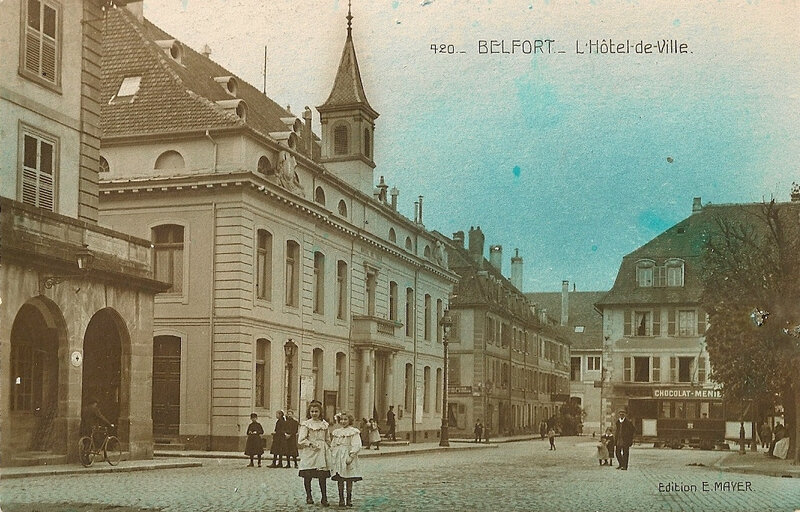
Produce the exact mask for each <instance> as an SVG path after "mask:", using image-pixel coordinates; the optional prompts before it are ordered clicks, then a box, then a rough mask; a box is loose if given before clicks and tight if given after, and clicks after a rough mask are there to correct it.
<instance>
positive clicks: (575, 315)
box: [525, 292, 608, 350]
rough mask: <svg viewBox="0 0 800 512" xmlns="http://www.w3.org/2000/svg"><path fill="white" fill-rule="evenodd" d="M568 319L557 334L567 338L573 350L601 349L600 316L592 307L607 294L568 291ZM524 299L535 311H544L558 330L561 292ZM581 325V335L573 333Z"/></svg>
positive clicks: (537, 294)
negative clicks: (534, 306)
mask: <svg viewBox="0 0 800 512" xmlns="http://www.w3.org/2000/svg"><path fill="white" fill-rule="evenodd" d="M568 293H569V316H568V320H567V325H566V327H564V328H563V329H561V330H560V331H561V332H562V333H563V334H564V335H566V336H568V337H569V338H570V340H571V341H572V343H571V348H572V349H573V350H576V349H577V350H581V349H602V348H603V315H602V314H600V312H599V311H597V310H596V309H595V307H594V305H595V303H596V302H598V301H599V300H601V299H602V298H603V297H604V296H605V295H606V294H607V293H608V292H568ZM525 297H526V298H527V299H528V300H529V301H530V302H531V303H532V304H535V305H536V308H537V309H542V308H543V309H546V310H547V316H548V317H549V318H552V319H553V321H554V322H555V323H557V324H558V327H561V325H560V322H561V292H538V293H526V294H525ZM576 326H583V327H584V331H583V332H582V333H579V332H575V327H576Z"/></svg>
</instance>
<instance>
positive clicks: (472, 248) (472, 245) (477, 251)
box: [468, 226, 485, 263]
mask: <svg viewBox="0 0 800 512" xmlns="http://www.w3.org/2000/svg"><path fill="white" fill-rule="evenodd" d="M468 236H469V241H468V243H469V253H470V254H471V255H472V257H473V258H474V259H475V261H476V262H478V263H480V262H481V261H483V242H484V241H485V237H484V236H483V231H481V227H480V226H478V227H477V228H473V227H471V226H470V228H469V235H468Z"/></svg>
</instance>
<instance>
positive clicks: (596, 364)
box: [586, 356, 600, 370]
mask: <svg viewBox="0 0 800 512" xmlns="http://www.w3.org/2000/svg"><path fill="white" fill-rule="evenodd" d="M586 369H587V370H599V369H600V356H588V357H587V358H586Z"/></svg>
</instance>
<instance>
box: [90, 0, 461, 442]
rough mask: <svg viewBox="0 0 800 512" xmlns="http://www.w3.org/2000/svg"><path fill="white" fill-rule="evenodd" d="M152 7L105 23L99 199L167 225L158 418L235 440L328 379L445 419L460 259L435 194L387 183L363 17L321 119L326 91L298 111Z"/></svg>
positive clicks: (361, 403)
mask: <svg viewBox="0 0 800 512" xmlns="http://www.w3.org/2000/svg"><path fill="white" fill-rule="evenodd" d="M140 7H141V5H140V4H133V5H130V6H129V9H128V10H118V11H116V12H113V13H111V14H110V15H109V17H108V22H107V25H106V36H105V54H106V58H105V60H104V66H103V101H104V103H103V104H104V106H103V111H102V122H103V130H104V137H103V140H102V146H101V155H102V159H103V160H102V161H103V166H104V169H105V170H106V171H105V172H104V173H102V177H101V183H100V190H101V219H102V220H103V222H104V223H106V224H108V225H110V226H113V227H114V228H115V229H120V230H124V231H127V232H130V233H132V234H135V235H136V236H139V237H142V238H147V239H150V240H151V241H152V243H153V244H154V246H155V248H154V251H155V273H156V276H158V277H159V278H160V279H164V280H166V281H169V282H170V283H171V284H172V286H171V288H170V289H169V290H168V291H167V292H166V293H163V294H160V295H158V296H157V297H156V302H155V321H154V332H153V339H152V341H151V345H152V346H153V351H154V354H155V356H154V361H153V382H154V383H153V405H152V407H153V421H154V427H153V428H154V431H155V433H156V438H157V439H159V440H162V439H163V440H164V441H171V442H173V443H180V444H183V445H185V446H188V447H194V448H203V449H206V448H207V449H215V450H220V449H222V450H237V449H240V448H241V447H242V443H243V441H244V433H245V428H246V425H247V423H248V422H249V419H248V418H249V415H250V413H251V412H256V413H257V414H258V415H259V416H260V417H262V418H263V417H267V418H271V417H274V415H275V413H276V411H278V410H286V409H293V410H294V411H295V413H299V414H300V415H301V416H302V415H304V414H305V412H306V407H307V404H308V402H309V401H310V400H312V399H318V400H320V401H321V402H323V404H324V407H325V415H326V416H327V417H329V418H330V417H331V416H332V414H333V413H334V412H335V411H340V410H347V411H350V412H352V413H354V415H355V416H356V417H358V418H369V417H372V416H377V417H378V419H381V420H384V419H385V417H386V411H387V410H388V408H389V406H394V407H395V412H396V415H397V418H398V423H397V429H398V434H399V435H400V436H402V437H406V438H408V439H411V440H421V439H425V438H435V437H436V436H437V435H438V430H439V415H438V413H437V409H436V407H434V405H433V404H434V401H435V397H436V396H438V393H439V391H437V390H438V389H440V388H441V384H440V383H441V379H442V369H443V359H442V344H441V336H440V335H439V334H438V333H439V332H440V331H439V324H438V319H439V318H440V317H441V316H442V312H443V311H444V308H445V307H446V305H447V299H448V296H449V294H450V291H451V290H452V285H453V283H454V282H455V281H456V276H455V274H453V273H452V272H451V271H449V270H448V269H447V261H446V255H445V254H444V251H443V250H442V249H441V247H438V246H437V244H436V239H435V238H434V237H433V235H432V234H431V233H429V232H428V231H427V230H426V229H425V227H424V226H423V224H422V221H421V219H422V214H421V211H420V212H419V214H418V216H417V218H415V219H414V220H410V219H408V218H406V217H404V216H402V215H400V214H399V213H398V211H397V201H398V191H397V190H396V189H393V190H392V191H391V193H390V192H389V190H388V186H387V185H385V183H384V182H383V179H382V178H381V180H380V182H379V184H378V186H377V187H376V186H375V185H374V178H373V174H374V168H375V166H376V164H375V160H374V155H373V143H372V141H373V130H374V126H375V119H376V118H377V117H378V113H377V112H376V111H375V110H374V109H373V108H372V107H371V106H370V104H369V103H368V101H367V99H366V95H365V92H364V89H363V85H362V83H361V76H360V70H359V67H358V61H357V58H356V53H355V45H354V42H353V34H352V28H351V20H352V18H348V27H347V34H346V38H345V43H344V48H343V51H342V57H341V62H340V63H339V68H338V71H337V75H336V78H335V81H334V84H333V87H332V89H331V93H330V96H329V98H328V99H327V100H326V101H325V102H324V103H323V104H322V105H321V106H320V107H318V109H317V110H318V112H319V115H320V121H321V125H322V137H321V138H319V137H317V136H316V135H315V134H314V133H313V132H312V130H311V120H312V112H311V110H310V109H306V110H305V112H304V113H303V114H302V116H301V118H298V117H296V116H295V115H294V114H293V113H292V112H290V111H289V110H288V109H284V108H282V107H280V106H278V105H277V104H276V103H275V102H274V101H273V100H272V99H270V98H269V97H267V96H266V95H264V94H262V92H261V91H258V90H257V89H256V88H254V87H253V86H251V85H250V84H248V83H246V82H244V81H243V80H241V79H239V78H238V77H236V76H235V75H233V73H231V72H230V71H228V70H226V69H224V68H222V67H221V66H219V65H218V64H216V63H215V62H214V61H213V60H211V59H210V58H209V54H207V53H206V54H200V53H197V52H195V51H193V50H192V49H190V48H188V47H185V46H183V45H182V44H181V43H180V42H179V41H177V40H175V39H174V38H172V37H171V36H169V35H168V34H166V33H164V32H163V31H161V30H160V29H159V28H158V27H156V26H154V25H152V24H151V23H150V22H149V21H147V20H146V19H144V18H143V17H142V15H141V9H140ZM331 64H333V63H331ZM420 210H421V207H420ZM437 383H439V384H438V385H437ZM264 421H265V422H266V423H268V422H269V420H264Z"/></svg>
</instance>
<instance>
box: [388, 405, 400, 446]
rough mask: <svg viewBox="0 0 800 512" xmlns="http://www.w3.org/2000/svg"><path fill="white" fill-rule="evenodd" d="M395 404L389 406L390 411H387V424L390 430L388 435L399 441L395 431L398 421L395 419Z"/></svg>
mask: <svg viewBox="0 0 800 512" xmlns="http://www.w3.org/2000/svg"><path fill="white" fill-rule="evenodd" d="M393 409H394V406H393V405H390V406H389V412H387V413H386V425H387V426H388V427H389V432H388V433H387V434H386V437H391V438H392V441H397V434H396V432H395V428H396V423H395V419H394V410H393Z"/></svg>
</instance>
